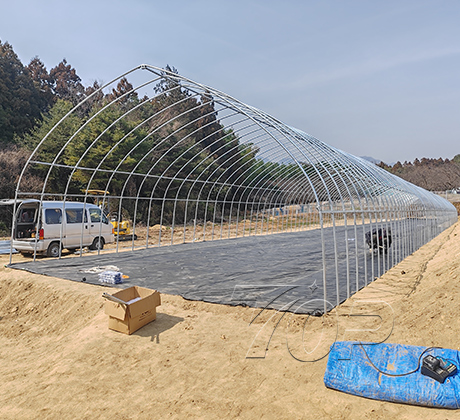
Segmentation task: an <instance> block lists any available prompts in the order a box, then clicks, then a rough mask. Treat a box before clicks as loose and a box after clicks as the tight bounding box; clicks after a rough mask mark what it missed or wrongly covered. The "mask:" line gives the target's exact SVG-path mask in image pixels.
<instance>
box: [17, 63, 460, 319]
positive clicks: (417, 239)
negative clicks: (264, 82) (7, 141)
mask: <svg viewBox="0 0 460 420" xmlns="http://www.w3.org/2000/svg"><path fill="white" fill-rule="evenodd" d="M128 78H129V81H128ZM131 82H133V83H135V84H134V85H132V84H131ZM61 105H62V106H61V108H60V114H59V115H54V116H52V118H54V120H53V119H52V118H51V117H50V120H49V121H47V124H49V127H50V129H49V131H47V132H46V133H45V134H44V135H43V136H42V137H41V139H39V141H37V142H36V144H34V150H33V152H32V154H31V156H30V158H29V160H28V161H27V163H26V165H25V167H24V169H23V171H22V174H21V176H20V178H19V181H18V185H17V191H16V197H15V205H14V212H15V214H17V215H16V217H14V220H13V231H12V237H14V238H17V237H18V230H20V225H21V218H20V215H19V214H18V213H17V212H18V209H19V208H20V206H21V203H22V202H26V201H27V200H35V202H37V203H41V204H42V203H44V202H47V201H56V202H60V203H62V204H61V205H62V214H64V210H65V208H66V207H67V206H68V203H73V202H76V201H78V202H81V203H83V207H86V206H88V208H89V207H90V205H96V206H98V207H99V208H100V209H102V211H103V212H104V216H103V217H107V219H108V220H110V222H111V224H112V225H113V234H114V235H113V243H110V241H108V240H107V239H104V240H102V241H99V242H97V241H96V242H94V243H92V245H94V246H90V248H95V251H94V252H96V253H98V254H100V253H109V252H116V253H118V252H121V251H126V250H131V251H136V250H138V249H147V248H155V247H163V246H166V245H174V246H176V245H177V244H187V246H188V247H190V248H192V247H194V246H196V245H197V244H199V243H202V242H210V241H215V242H216V243H218V241H226V240H236V241H235V242H234V246H235V247H237V246H238V243H239V242H238V241H239V240H240V239H241V238H248V237H249V238H253V240H254V241H256V242H255V243H257V238H261V237H264V238H265V237H268V236H270V237H275V236H274V235H277V236H276V237H277V238H278V240H280V239H279V238H282V241H283V244H284V246H285V247H287V248H289V244H290V240H291V238H293V237H294V236H293V235H295V237H296V240H298V241H300V242H302V241H310V239H309V238H310V237H309V236H308V232H315V235H316V236H315V238H317V239H315V240H311V242H310V243H309V247H310V249H311V253H312V255H313V253H314V255H316V257H315V258H316V259H317V260H318V261H317V262H319V264H320V270H319V271H320V273H319V279H318V283H319V284H320V286H321V289H322V293H323V299H324V301H331V302H332V306H334V305H335V304H338V303H340V302H341V301H343V300H344V299H346V298H348V297H350V296H351V295H352V294H353V293H355V292H356V291H357V290H359V289H360V288H362V287H364V286H366V285H367V284H368V283H369V282H371V281H373V280H374V279H375V278H377V277H379V276H381V275H382V274H383V273H384V272H386V271H387V270H388V269H390V268H391V267H393V266H395V265H396V264H397V263H399V262H400V261H402V260H403V259H404V258H406V257H407V256H408V255H410V254H412V253H413V252H414V251H416V250H417V249H418V248H420V247H421V246H422V245H424V244H426V243H427V242H429V241H430V240H432V239H433V238H434V237H436V236H437V235H438V234H440V233H441V232H442V231H443V230H445V229H446V228H448V227H449V226H451V225H452V224H453V223H455V222H456V221H457V212H456V209H455V208H454V207H453V206H452V205H451V204H450V203H449V202H448V201H447V200H444V199H443V198H441V197H440V196H438V195H435V194H433V193H431V192H428V191H426V190H424V189H422V188H419V187H417V186H415V185H412V184H410V183H408V182H406V181H404V180H402V179H400V178H398V177H396V176H394V175H392V174H390V173H389V172H387V171H385V170H384V169H382V168H380V167H378V166H377V165H375V164H373V163H371V162H368V161H366V160H364V159H362V158H358V157H355V156H352V155H350V154H348V153H346V152H343V151H341V150H338V149H336V148H334V147H331V146H329V145H327V144H325V143H323V142H321V141H320V140H318V139H316V138H314V137H312V136H310V135H308V134H306V133H304V132H302V131H300V130H298V129H295V128H293V127H290V126H288V125H286V124H283V123H282V122H281V121H279V120H277V119H276V118H274V117H272V116H270V115H268V114H267V113H265V112H263V111H261V110H259V109H256V108H254V107H251V106H249V105H246V104H244V103H242V102H240V101H238V100H237V99H235V98H232V97H231V96H229V95H227V94H225V93H223V92H220V91H218V90H216V89H213V88H211V87H209V86H205V85H203V84H200V83H196V82H194V81H192V80H190V79H187V78H186V77H183V76H181V75H179V74H178V73H177V72H176V71H174V70H171V69H170V68H169V67H168V68H167V69H161V68H157V67H153V66H150V65H140V66H138V67H136V68H134V69H132V70H130V71H129V72H127V73H125V74H123V75H121V76H119V77H117V78H116V79H113V80H111V81H110V82H108V83H106V84H104V85H103V86H95V88H94V89H93V91H92V93H90V94H87V95H86V96H85V97H84V98H83V99H82V100H81V102H79V103H78V104H73V105H72V104H70V103H65V102H63V103H62V104H61ZM31 177H35V178H39V179H41V182H40V183H31V182H29V180H30V179H31ZM66 216H67V218H68V217H69V215H68V214H67V215H66ZM43 219H44V215H43V213H42V212H36V214H35V215H34V220H33V226H32V229H31V233H29V234H28V238H27V239H28V240H29V242H30V243H32V244H34V246H35V248H34V251H33V256H34V259H35V258H36V256H37V250H38V247H37V244H38V243H39V242H40V241H41V240H42V238H41V237H40V234H39V231H40V229H41V228H43V226H44V225H45V224H46V221H45V220H43ZM80 221H81V222H82V223H80V225H79V226H80V244H79V245H80V246H73V249H72V251H73V252H74V253H75V255H77V256H81V257H85V256H86V255H89V254H90V253H88V252H84V251H83V250H84V248H85V243H84V239H83V237H84V234H85V229H87V228H86V227H85V224H86V222H87V220H86V215H85V220H84V221H83V220H80ZM62 226H64V224H61V228H60V233H59V234H58V235H57V236H56V235H55V237H54V241H53V242H54V243H55V244H56V243H57V244H58V248H56V247H55V249H57V250H58V251H57V254H56V255H54V256H57V257H59V258H63V257H66V258H67V251H64V250H65V248H66V244H65V238H66V232H65V228H64V227H62ZM98 226H102V223H99V225H98ZM100 229H102V227H100ZM100 235H101V233H99V235H96V236H97V238H99V239H100V237H101V236H100ZM279 235H282V236H279ZM232 243H233V242H232ZM68 248H69V249H70V247H68ZM47 251H48V250H47ZM259 252H260V251H259ZM308 252H309V251H307V253H308ZM93 254H94V253H93ZM75 255H74V256H75ZM254 258H257V254H255V256H254ZM273 258H278V259H279V262H280V264H281V263H282V260H283V259H284V258H286V254H285V253H280V254H278V255H274V257H273ZM10 262H11V259H10ZM324 310H325V311H326V310H327V308H326V304H325V305H324Z"/></svg>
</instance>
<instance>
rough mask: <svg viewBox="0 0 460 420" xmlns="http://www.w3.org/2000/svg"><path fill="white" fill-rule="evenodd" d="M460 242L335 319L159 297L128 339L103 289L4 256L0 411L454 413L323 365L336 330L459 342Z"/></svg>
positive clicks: (7, 415) (376, 287)
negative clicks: (347, 384) (372, 389)
mask: <svg viewBox="0 0 460 420" xmlns="http://www.w3.org/2000/svg"><path fill="white" fill-rule="evenodd" d="M459 239H460V225H459V224H458V223H457V224H456V225H455V226H453V227H451V228H449V229H448V230H446V231H445V232H444V233H442V234H441V235H440V236H439V237H437V238H436V239H434V240H433V241H432V242H431V243H429V244H428V245H426V246H425V247H423V248H422V249H420V250H419V251H417V252H416V253H414V254H413V255H412V256H410V257H408V258H407V259H406V260H404V261H403V262H402V263H400V264H399V265H398V266H396V267H394V268H393V269H391V270H390V271H389V272H388V273H386V274H385V275H384V276H383V277H382V278H380V279H378V280H377V281H375V282H373V283H372V284H370V285H369V286H368V287H367V288H365V289H363V290H361V291H360V292H359V293H357V294H356V295H355V296H353V297H352V298H351V299H349V300H348V301H347V302H345V303H344V304H343V305H341V306H340V307H339V308H337V310H335V311H333V312H332V313H330V314H329V315H328V316H327V317H322V318H315V317H310V318H309V319H307V317H302V316H297V315H290V314H286V315H284V316H283V314H280V313H276V312H273V311H272V312H266V311H264V312H263V313H262V314H261V315H259V316H258V317H257V318H256V319H255V320H254V322H252V323H251V324H250V321H251V320H253V319H254V317H255V315H256V314H257V312H256V311H253V310H251V309H248V308H242V307H236V308H235V307H227V306H222V305H212V304H207V303H203V302H190V301H186V300H184V299H182V298H180V297H177V296H168V295H163V296H162V306H160V307H159V308H158V312H159V313H158V317H157V320H156V321H155V322H153V323H151V324H149V325H147V326H146V327H144V328H142V329H141V330H139V331H138V332H137V333H135V334H133V335H132V336H127V335H123V334H120V333H116V332H113V331H110V330H108V328H107V317H106V315H105V314H104V312H103V303H104V302H103V299H102V297H101V295H102V292H103V291H105V290H106V289H105V288H103V287H99V286H91V285H87V284H80V283H75V282H69V281H65V280H60V279H54V278H51V277H44V276H38V275H33V274H30V273H26V272H21V271H17V270H12V269H8V268H5V267H4V264H6V263H7V262H8V257H7V256H2V257H0V259H1V262H2V268H1V269H0V357H1V360H2V363H1V365H0V377H1V378H2V382H1V385H0V386H1V394H0V395H1V403H2V405H1V407H0V418H2V419H39V418H46V419H63V418H65V419H66V418H69V419H80V418H87V419H97V418H103V419H105V418H113V419H152V418H180V419H182V418H210V419H211V418H212V419H214V418H257V419H258V418H278V419H279V418H283V419H284V418H306V419H310V418H311V419H318V418H337V419H340V418H354V419H361V418H373V419H375V418H377V419H379V418H381V419H383V418H385V419H386V418H406V419H418V418H421V417H422V416H425V417H427V418H432V419H437V418H443V419H444V418H447V417H451V416H452V415H455V414H456V413H453V412H446V411H445V410H434V409H426V408H422V407H413V406H408V405H399V404H393V403H384V402H378V401H372V400H366V399H363V398H359V397H354V396H349V395H347V394H343V393H340V392H336V391H332V390H329V389H327V388H325V386H324V384H323V374H324V370H325V365H326V361H327V357H324V356H326V355H327V349H328V347H329V346H330V344H332V342H333V340H334V339H335V338H337V339H350V340H352V339H360V340H370V341H379V340H382V339H385V338H386V337H387V336H388V339H387V341H389V342H400V343H404V344H413V345H426V346H442V347H449V348H454V349H459V347H458V346H459V343H458V338H457V337H458V335H459V332H460V325H459V323H458V313H457V311H458V305H457V302H458V301H459V300H460V285H459V279H460V264H458V261H459V254H460V244H459ZM16 258H20V256H17V257H16ZM351 313H353V314H356V313H374V314H375V313H377V314H379V315H380V316H381V318H382V321H381V323H380V324H378V325H377V324H376V322H377V321H376V319H375V318H376V317H374V318H367V319H365V321H364V322H365V324H363V323H362V322H363V321H362V320H363V319H364V318H359V319H358V318H356V317H355V318H354V317H351V316H350V314H351ZM305 322H306V324H305ZM378 322H380V321H378ZM376 325H377V326H380V328H379V331H378V332H371V331H367V332H362V331H361V332H358V333H357V332H350V331H349V330H350V329H352V328H355V327H357V326H358V327H359V328H362V329H365V328H367V329H368V330H372V329H375V327H376ZM363 327H365V328H363ZM355 329H356V328H355ZM347 330H348V331H347ZM322 331H323V342H322V343H321V344H320V345H319V346H318V347H317V348H316V349H315V345H316V340H317V339H318V338H319V337H320V336H321V332H322ZM268 343H269V344H268ZM267 345H268V351H267V350H266V349H267ZM305 350H308V351H309V352H310V353H308V352H306V351H305ZM316 359H319V360H318V361H316V362H314V363H311V361H312V360H316Z"/></svg>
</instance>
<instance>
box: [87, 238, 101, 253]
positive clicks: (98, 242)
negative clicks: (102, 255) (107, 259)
mask: <svg viewBox="0 0 460 420" xmlns="http://www.w3.org/2000/svg"><path fill="white" fill-rule="evenodd" d="M103 248H104V239H103V238H94V241H93V243H92V244H91V245H90V247H89V249H91V250H96V251H100V250H102V249H103Z"/></svg>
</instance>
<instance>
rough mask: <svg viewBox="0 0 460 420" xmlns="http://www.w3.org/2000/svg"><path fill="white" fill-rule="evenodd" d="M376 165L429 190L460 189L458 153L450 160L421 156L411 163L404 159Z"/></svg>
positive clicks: (459, 157) (459, 156)
mask: <svg viewBox="0 0 460 420" xmlns="http://www.w3.org/2000/svg"><path fill="white" fill-rule="evenodd" d="M377 165H378V166H380V167H381V168H383V169H385V170H387V171H388V172H391V173H392V174H395V175H397V176H399V177H400V178H402V179H405V180H406V181H409V182H411V183H412V184H415V185H418V186H419V187H422V188H425V189H426V190H429V191H446V190H458V189H460V155H456V156H455V157H454V158H453V159H452V160H449V159H442V158H439V159H430V158H422V159H420V160H419V159H415V160H414V162H413V163H412V162H407V161H406V162H404V163H401V162H396V163H395V164H394V165H387V164H385V163H383V162H380V163H378V164H377Z"/></svg>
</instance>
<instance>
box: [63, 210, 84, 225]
mask: <svg viewBox="0 0 460 420" xmlns="http://www.w3.org/2000/svg"><path fill="white" fill-rule="evenodd" d="M65 215H66V218H67V223H82V222H83V209H66V210H65ZM87 221H88V220H87V218H86V214H85V223H86V222H87Z"/></svg>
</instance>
